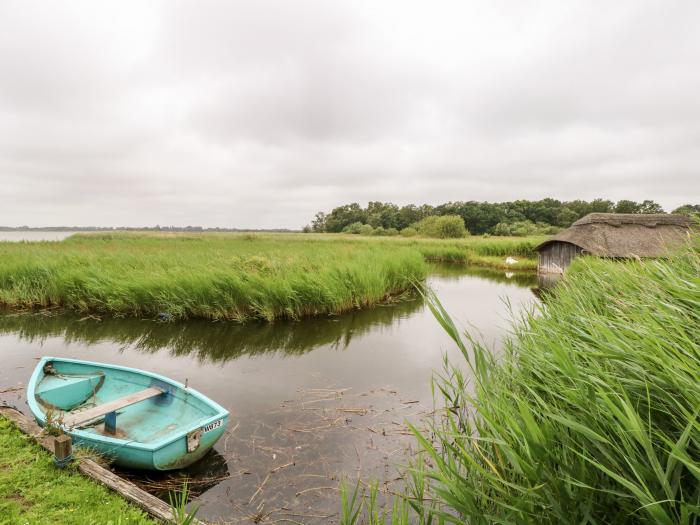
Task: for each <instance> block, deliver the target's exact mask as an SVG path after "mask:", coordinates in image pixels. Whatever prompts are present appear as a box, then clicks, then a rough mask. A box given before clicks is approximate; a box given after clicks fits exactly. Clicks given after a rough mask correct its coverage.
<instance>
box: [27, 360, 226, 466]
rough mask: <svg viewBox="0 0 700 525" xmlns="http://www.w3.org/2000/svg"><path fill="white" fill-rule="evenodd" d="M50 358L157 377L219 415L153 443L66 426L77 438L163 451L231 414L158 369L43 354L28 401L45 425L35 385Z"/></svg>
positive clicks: (31, 380)
mask: <svg viewBox="0 0 700 525" xmlns="http://www.w3.org/2000/svg"><path fill="white" fill-rule="evenodd" d="M50 361H63V362H66V363H76V364H84V365H90V366H96V367H102V368H110V369H112V370H121V371H124V372H132V373H136V374H139V375H143V376H147V377H151V378H154V379H158V380H160V381H163V382H165V383H167V384H169V385H172V386H174V387H176V388H178V389H180V390H183V391H186V392H188V393H189V394H192V395H194V396H195V397H197V398H198V399H199V400H200V401H202V402H203V403H205V404H206V405H208V406H210V407H212V408H213V409H215V410H216V414H215V415H214V416H211V417H209V418H207V419H205V420H203V421H200V422H198V423H197V424H195V425H190V426H188V427H184V428H185V429H183V430H182V431H180V432H178V433H176V434H175V435H174V436H172V437H165V438H163V439H161V440H160V441H156V442H154V443H143V442H141V441H134V440H130V439H119V438H113V437H109V436H105V435H102V434H95V433H92V432H87V431H84V430H80V429H66V428H64V429H63V430H64V432H66V433H67V434H72V435H75V436H76V437H79V438H81V439H84V440H85V441H99V442H101V443H105V444H107V445H113V446H118V447H123V446H128V447H129V448H133V449H138V450H143V451H147V452H155V451H157V450H160V449H161V448H163V447H166V446H168V445H170V444H171V443H174V442H175V441H177V440H178V439H182V438H183V437H185V436H187V434H189V433H190V432H192V431H194V430H197V429H199V428H202V427H205V426H207V425H209V424H211V423H214V422H216V421H218V420H220V419H224V418H226V417H228V416H229V415H230V413H229V411H228V410H226V409H225V408H224V407H222V406H221V405H219V404H218V403H217V402H216V401H213V400H212V399H210V398H208V397H207V396H205V395H204V394H202V393H201V392H199V391H198V390H196V389H194V388H191V387H189V386H188V387H185V385H183V384H182V383H180V382H178V381H175V380H173V379H170V378H169V377H165V376H163V375H160V374H157V373H155V372H148V371H146V370H141V369H138V368H132V367H128V366H122V365H112V364H107V363H97V362H94V361H85V360H82V359H70V358H67V357H51V356H44V357H42V358H41V360H40V361H39V362H38V363H37V365H36V368H34V371H33V372H32V375H31V377H30V379H29V383H28V384H27V402H28V404H29V409H30V410H31V411H32V414H33V415H34V417H35V418H37V419H38V420H39V422H40V423H41V426H42V427H43V426H45V424H46V415H45V413H44V411H43V410H42V409H41V407H40V406H39V403H38V401H37V400H36V387H37V384H38V382H39V376H40V375H41V373H42V372H43V370H44V365H45V364H46V363H47V362H50Z"/></svg>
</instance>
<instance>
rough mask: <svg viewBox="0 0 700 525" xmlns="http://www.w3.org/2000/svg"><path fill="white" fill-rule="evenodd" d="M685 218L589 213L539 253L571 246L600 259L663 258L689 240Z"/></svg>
mask: <svg viewBox="0 0 700 525" xmlns="http://www.w3.org/2000/svg"><path fill="white" fill-rule="evenodd" d="M690 227H691V220H690V219H689V218H688V217H686V216H685V215H671V214H649V215H645V214H631V213H590V214H588V215H586V216H585V217H583V218H581V219H579V220H578V221H576V222H575V223H574V224H572V225H571V227H570V228H567V229H566V230H563V231H561V232H559V233H558V234H556V235H555V236H554V237H552V238H550V239H547V240H546V241H545V242H543V243H542V244H540V245H539V246H538V247H537V249H538V250H541V249H542V248H545V247H547V246H549V245H550V244H552V243H554V242H557V241H559V242H568V243H571V244H575V245H576V246H580V247H581V248H583V250H585V251H586V252H588V253H590V254H592V255H597V256H600V257H661V256H663V255H666V254H668V253H669V251H672V250H675V249H677V248H679V247H680V246H682V245H683V243H685V242H686V241H687V240H688V235H689V232H690Z"/></svg>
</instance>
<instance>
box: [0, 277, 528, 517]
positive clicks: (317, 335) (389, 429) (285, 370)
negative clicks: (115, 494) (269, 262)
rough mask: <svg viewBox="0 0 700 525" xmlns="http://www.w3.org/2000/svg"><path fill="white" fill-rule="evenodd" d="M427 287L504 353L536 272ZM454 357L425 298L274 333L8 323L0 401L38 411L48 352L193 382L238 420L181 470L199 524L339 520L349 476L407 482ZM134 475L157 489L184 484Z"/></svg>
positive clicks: (233, 327)
mask: <svg viewBox="0 0 700 525" xmlns="http://www.w3.org/2000/svg"><path fill="white" fill-rule="evenodd" d="M429 282H430V285H431V286H432V287H433V288H434V290H435V291H436V293H437V295H438V297H439V298H440V299H441V301H442V302H443V303H444V305H445V307H446V308H447V309H448V311H449V312H450V313H451V314H452V315H453V317H454V318H455V319H456V320H457V321H458V323H459V324H460V325H461V326H463V327H465V328H468V329H469V330H470V331H472V333H478V334H480V336H481V338H482V339H483V340H484V341H485V342H486V343H487V344H489V345H491V346H492V347H493V348H494V350H495V351H497V350H498V348H499V346H500V341H501V340H502V338H503V337H504V335H506V334H507V332H508V331H509V329H510V326H511V321H510V320H511V319H512V316H513V315H516V316H517V314H518V313H519V312H521V311H522V309H523V308H532V307H533V305H534V302H535V301H536V300H537V299H536V297H535V295H534V294H533V292H532V290H531V287H534V286H535V285H536V278H535V276H533V275H523V274H515V275H511V274H509V277H507V276H506V275H505V274H504V273H503V272H495V271H486V270H476V269H469V268H465V267H455V266H435V267H434V268H433V272H432V276H431V277H430V279H429ZM445 353H446V354H447V355H448V356H450V357H451V358H452V359H454V360H459V359H460V355H459V351H458V350H457V349H456V348H455V347H454V345H453V344H452V343H451V342H450V340H449V338H448V337H447V336H446V335H445V334H444V333H443V332H442V330H441V329H440V327H439V326H438V324H437V322H436V321H435V320H434V319H433V317H432V315H431V313H430V311H429V310H428V309H427V307H426V306H425V305H424V304H423V302H422V301H421V300H420V299H416V298H413V299H407V300H404V301H401V302H398V303H396V304H393V305H388V306H382V307H379V308H375V309H371V310H366V311H361V312H355V313H351V314H348V315H343V316H340V317H337V318H332V319H316V320H305V321H300V322H279V323H274V324H262V323H261V324H248V325H237V324H231V323H211V322H188V323H181V324H169V323H158V322H154V321H141V320H123V319H122V320H120V319H103V320H101V321H100V320H96V319H90V318H88V319H81V318H79V317H67V316H47V315H43V314H30V315H26V314H25V315H3V316H0V360H1V361H2V367H1V368H0V402H5V403H7V404H10V405H14V406H16V407H17V408H19V409H20V410H22V411H23V412H25V413H28V408H27V405H26V402H25V397H24V386H25V384H26V382H27V380H28V379H29V375H30V374H31V372H32V369H33V368H34V366H35V363H36V361H37V360H38V359H39V358H40V357H41V356H44V355H53V356H66V357H74V358H80V359H90V360H94V361H103V362H109V363H117V364H123V365H128V366H132V367H137V368H143V369H146V370H152V371H155V372H158V373H160V374H164V375H166V376H169V377H172V378H174V379H177V380H179V381H182V382H184V381H185V380H186V379H187V380H188V383H189V385H190V386H192V387H193V388H196V389H198V390H200V391H201V392H203V393H204V394H206V395H208V396H210V397H211V398H213V399H215V400H216V401H217V402H219V403H220V404H222V405H223V406H225V407H226V408H228V409H229V410H230V411H231V414H232V418H231V423H230V427H229V429H228V432H227V434H226V435H225V436H224V437H223V438H222V439H221V440H220V442H219V443H218V445H217V447H216V450H215V452H214V453H212V454H210V456H208V457H207V458H206V459H205V460H203V461H202V462H200V464H199V465H197V466H195V467H194V468H193V469H192V470H191V471H189V472H187V473H185V474H186V475H188V476H189V477H190V478H191V487H192V489H193V490H194V491H195V493H196V494H197V496H198V497H197V501H199V502H200V503H201V505H202V506H201V510H200V513H199V515H198V516H199V517H201V518H202V519H205V520H210V521H213V522H222V523H251V522H255V523H258V522H260V523H266V522H268V523H271V522H275V521H278V522H279V521H282V522H284V521H286V522H292V523H293V522H298V523H333V522H336V521H337V510H338V501H339V498H338V492H337V486H338V480H339V479H340V478H341V477H343V476H345V477H348V478H350V479H351V480H352V479H356V478H357V476H358V475H359V476H361V477H362V479H366V480H369V479H376V480H379V481H381V482H382V483H383V487H388V488H391V486H392V484H395V483H400V481H398V480H397V476H398V471H397V468H396V467H397V465H402V464H405V463H406V462H407V461H408V460H409V459H410V458H411V457H412V455H413V454H414V453H415V443H414V441H413V438H412V437H411V436H410V435H409V433H408V430H407V428H406V421H412V422H415V423H419V422H420V420H421V418H422V417H424V415H425V414H427V413H428V412H430V411H431V410H432V408H433V401H432V396H431V388H430V378H431V374H432V372H433V371H434V370H440V368H441V367H442V359H443V355H444V354H445ZM125 475H129V476H132V477H133V478H134V480H135V481H136V482H138V483H140V484H141V485H142V486H144V487H145V488H147V489H149V490H151V491H153V492H156V493H158V492H159V491H162V490H164V489H166V488H167V487H168V486H169V484H170V483H172V482H173V481H178V482H179V479H176V480H174V479H173V477H172V475H170V476H162V475H157V474H153V473H133V472H131V473H129V472H127V473H125ZM394 486H395V487H398V486H399V485H394ZM256 520H257V521H256Z"/></svg>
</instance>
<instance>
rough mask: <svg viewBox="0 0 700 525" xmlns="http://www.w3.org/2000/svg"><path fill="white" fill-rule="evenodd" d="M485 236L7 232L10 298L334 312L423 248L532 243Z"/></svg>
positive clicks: (400, 277) (118, 309)
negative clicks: (15, 238) (51, 237)
mask: <svg viewBox="0 0 700 525" xmlns="http://www.w3.org/2000/svg"><path fill="white" fill-rule="evenodd" d="M487 241H490V240H488V239H481V238H478V239H465V240H460V241H449V242H445V241H431V240H414V239H410V240H409V239H398V238H397V239H394V238H391V239H375V238H364V239H363V238H360V239H358V238H357V236H352V235H318V236H317V235H294V234H278V235H274V234H201V233H199V234H172V233H158V234H156V233H149V234H145V233H107V234H85V235H74V236H72V237H69V238H68V239H66V240H65V241H63V242H32V243H28V242H22V243H0V306H3V307H5V308H9V309H11V310H23V309H26V310H29V309H41V308H62V309H68V310H73V311H76V312H79V313H85V314H98V315H102V314H108V315H116V316H131V317H146V318H161V319H163V320H177V319H189V318H205V319H214V320H219V319H226V320H234V321H247V320H251V319H263V320H267V321H272V320H275V319H299V318H302V317H308V316H315V315H335V314H340V313H343V312H346V311H350V310H354V309H359V308H363V307H367V306H371V305H374V304H377V303H381V302H385V301H387V300H388V299H391V298H392V297H395V296H397V295H399V294H401V293H403V292H405V291H407V290H411V289H412V288H413V283H415V282H419V281H422V280H423V279H424V278H425V276H426V274H427V267H426V264H425V260H455V261H460V262H471V261H472V260H474V261H476V260H477V259H478V258H479V257H481V258H482V262H484V263H485V264H489V263H494V264H495V263H496V262H501V260H500V259H498V261H488V257H494V256H493V255H489V254H492V253H508V254H510V255H517V254H518V253H520V252H519V251H518V250H520V251H522V252H523V253H524V251H525V248H524V247H523V246H525V244H527V242H525V244H523V241H517V242H516V241H508V240H505V241H504V240H500V239H499V240H498V241H493V243H495V244H494V245H493V246H491V247H490V248H487V245H489V244H490V242H487ZM496 246H497V247H496ZM479 254H482V255H479Z"/></svg>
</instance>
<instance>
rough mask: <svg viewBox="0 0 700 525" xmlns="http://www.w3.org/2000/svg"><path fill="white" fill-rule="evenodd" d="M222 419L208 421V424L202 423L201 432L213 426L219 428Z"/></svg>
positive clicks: (208, 430)
mask: <svg viewBox="0 0 700 525" xmlns="http://www.w3.org/2000/svg"><path fill="white" fill-rule="evenodd" d="M223 421H224V420H223V419H219V420H218V421H214V422H213V423H209V424H208V425H204V426H203V427H202V431H203V432H211V431H212V430H214V429H215V428H219V427H220V426H221V425H222V424H223Z"/></svg>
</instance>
